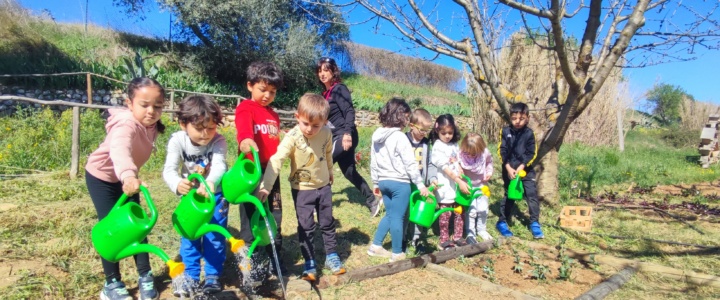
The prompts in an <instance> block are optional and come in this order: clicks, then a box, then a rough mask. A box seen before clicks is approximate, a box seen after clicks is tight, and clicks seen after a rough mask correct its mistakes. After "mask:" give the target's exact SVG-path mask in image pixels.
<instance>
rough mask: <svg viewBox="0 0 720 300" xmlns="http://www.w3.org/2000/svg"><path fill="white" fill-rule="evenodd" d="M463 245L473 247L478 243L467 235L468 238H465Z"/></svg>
mask: <svg viewBox="0 0 720 300" xmlns="http://www.w3.org/2000/svg"><path fill="white" fill-rule="evenodd" d="M465 243H467V244H468V245H475V244H477V243H478V241H477V240H476V239H475V237H474V236H472V235H468V236H467V237H466V238H465Z"/></svg>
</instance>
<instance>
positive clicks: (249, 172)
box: [222, 149, 262, 204]
mask: <svg viewBox="0 0 720 300" xmlns="http://www.w3.org/2000/svg"><path fill="white" fill-rule="evenodd" d="M252 153H253V158H254V161H251V160H249V159H247V158H245V153H242V154H240V157H238V161H237V162H236V163H235V165H234V166H233V167H232V168H230V170H228V171H227V172H226V173H225V174H224V175H223V179H222V189H223V196H225V199H227V201H228V202H230V203H232V204H238V203H240V202H239V201H238V198H239V197H240V196H241V195H243V194H249V193H252V192H253V191H254V190H255V188H256V187H257V186H258V184H259V183H260V178H261V177H262V169H261V168H260V158H259V157H258V153H257V151H255V149H252Z"/></svg>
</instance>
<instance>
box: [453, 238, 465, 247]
mask: <svg viewBox="0 0 720 300" xmlns="http://www.w3.org/2000/svg"><path fill="white" fill-rule="evenodd" d="M453 244H455V247H462V246H467V243H466V242H465V241H464V240H462V239H457V240H454V241H453Z"/></svg>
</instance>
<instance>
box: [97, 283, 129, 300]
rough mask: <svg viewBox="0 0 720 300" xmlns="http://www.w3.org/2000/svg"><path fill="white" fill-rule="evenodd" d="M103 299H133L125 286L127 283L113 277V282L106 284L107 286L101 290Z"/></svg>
mask: <svg viewBox="0 0 720 300" xmlns="http://www.w3.org/2000/svg"><path fill="white" fill-rule="evenodd" d="M100 299H101V300H133V298H132V297H130V293H128V291H127V288H125V283H123V282H122V281H116V280H114V279H113V283H111V284H107V283H106V284H105V287H104V288H103V290H102V291H101V292H100Z"/></svg>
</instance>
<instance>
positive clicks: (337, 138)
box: [315, 57, 380, 216]
mask: <svg viewBox="0 0 720 300" xmlns="http://www.w3.org/2000/svg"><path fill="white" fill-rule="evenodd" d="M315 74H317V76H318V80H319V81H320V83H321V84H322V86H323V88H324V90H323V96H325V99H326V100H327V101H328V103H329V104H330V116H329V117H328V123H327V126H328V127H330V129H331V130H332V134H333V153H332V156H333V162H337V164H338V166H340V170H341V171H342V172H343V175H344V176H345V178H347V180H349V181H350V182H351V183H352V184H353V185H355V188H357V189H358V190H360V193H362V195H363V197H365V203H366V205H367V206H368V209H370V213H371V214H372V215H373V216H376V215H377V213H378V212H379V210H380V206H379V204H380V203H378V201H377V200H375V196H374V195H373V193H372V190H371V189H370V187H369V186H368V184H367V182H366V181H365V179H364V178H363V177H362V176H360V174H358V172H357V170H356V167H355V147H357V145H358V131H357V128H356V127H355V108H354V107H353V102H352V98H351V96H350V90H348V88H347V86H345V85H344V84H342V79H341V78H340V68H338V66H337V63H335V60H334V59H332V58H329V57H322V58H320V60H319V61H318V63H317V65H316V68H315Z"/></svg>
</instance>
